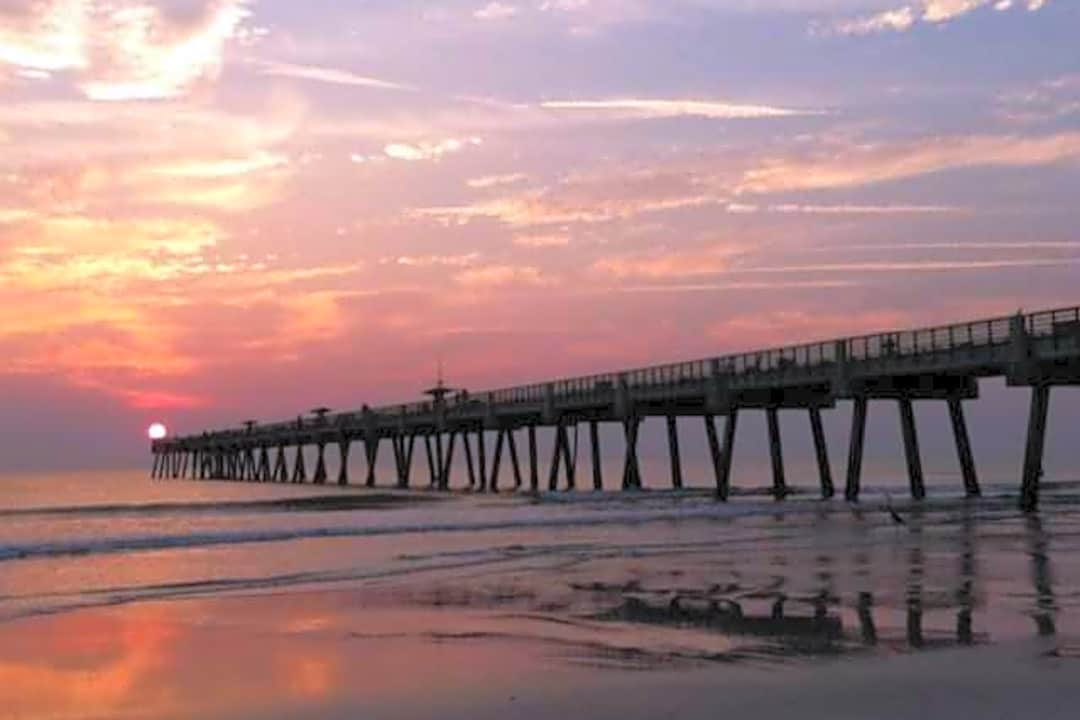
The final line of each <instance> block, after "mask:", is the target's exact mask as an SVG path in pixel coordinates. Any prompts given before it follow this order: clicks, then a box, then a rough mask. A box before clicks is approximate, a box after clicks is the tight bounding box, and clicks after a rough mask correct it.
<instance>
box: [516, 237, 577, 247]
mask: <svg viewBox="0 0 1080 720" xmlns="http://www.w3.org/2000/svg"><path fill="white" fill-rule="evenodd" d="M513 243H514V244H515V245H517V246H518V247H526V248H550V247H566V246H567V245H569V244H570V237H569V236H568V235H563V234H549V235H518V236H516V237H515V238H514V240H513Z"/></svg>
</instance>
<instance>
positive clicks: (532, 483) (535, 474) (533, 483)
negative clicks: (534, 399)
mask: <svg viewBox="0 0 1080 720" xmlns="http://www.w3.org/2000/svg"><path fill="white" fill-rule="evenodd" d="M529 489H530V490H532V491H533V492H534V493H535V492H540V463H538V462H537V458H536V425H533V424H530V425H529Z"/></svg>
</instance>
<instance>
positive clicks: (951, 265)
mask: <svg viewBox="0 0 1080 720" xmlns="http://www.w3.org/2000/svg"><path fill="white" fill-rule="evenodd" d="M1063 265H1080V256H1067V257H1057V258H1020V259H1004V260H913V261H891V260H883V261H881V262H843V263H821V264H808V265H775V266H758V267H739V268H731V269H730V270H729V272H736V273H745V274H756V273H762V274H788V273H812V274H813V273H871V272H872V273H893V272H905V273H909V272H951V271H957V270H1007V269H1014V268H1038V267H1057V266H1063Z"/></svg>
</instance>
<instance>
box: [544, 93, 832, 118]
mask: <svg viewBox="0 0 1080 720" xmlns="http://www.w3.org/2000/svg"><path fill="white" fill-rule="evenodd" d="M540 106H541V107H542V108H545V109H547V110H567V111H586V112H593V113H599V114H602V115H608V116H614V117H620V118H645V119H649V118H673V117H699V118H710V119H714V120H746V119H753V118H779V117H796V116H804V115H820V114H821V112H820V111H813V110H795V109H791V108H783V107H774V106H770V105H741V104H734V103H726V102H717V101H711V100H645V99H640V98H623V99H611V100H549V101H546V102H543V103H541V104H540Z"/></svg>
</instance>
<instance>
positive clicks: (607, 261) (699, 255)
mask: <svg viewBox="0 0 1080 720" xmlns="http://www.w3.org/2000/svg"><path fill="white" fill-rule="evenodd" d="M745 252H746V248H744V247H742V246H739V245H730V244H729V245H717V246H713V247H709V248H703V249H692V250H675V251H656V252H650V253H644V254H633V255H616V256H613V257H606V258H601V259H600V260H597V261H596V262H594V263H593V265H592V269H593V270H594V271H596V272H598V273H601V274H603V275H609V276H611V277H614V278H616V279H620V280H624V279H628V278H642V279H649V280H664V279H669V278H684V277H694V276H701V275H715V274H719V273H724V272H727V271H728V270H730V269H731V268H732V262H733V260H735V259H736V258H738V257H739V256H741V255H743V254H744V253H745Z"/></svg>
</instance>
